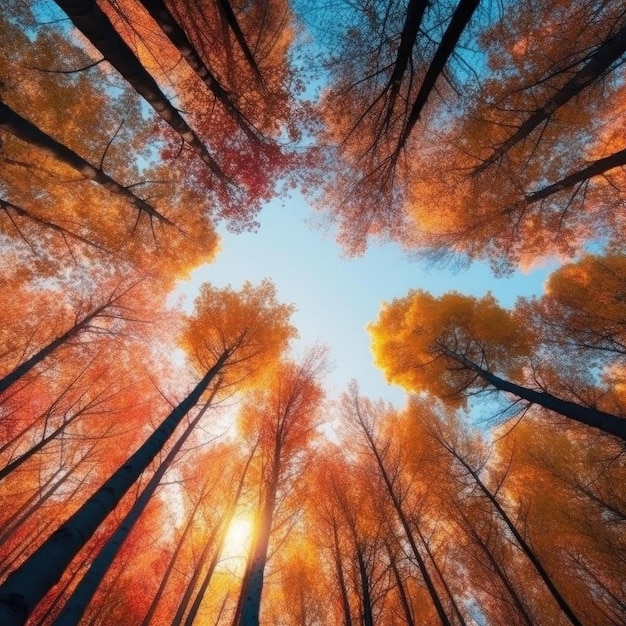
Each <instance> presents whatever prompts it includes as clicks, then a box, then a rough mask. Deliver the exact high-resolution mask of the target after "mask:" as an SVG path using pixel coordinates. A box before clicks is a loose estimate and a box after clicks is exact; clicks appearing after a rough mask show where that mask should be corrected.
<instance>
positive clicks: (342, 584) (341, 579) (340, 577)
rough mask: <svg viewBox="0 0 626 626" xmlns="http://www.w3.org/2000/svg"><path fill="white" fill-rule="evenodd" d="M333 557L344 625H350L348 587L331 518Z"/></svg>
mask: <svg viewBox="0 0 626 626" xmlns="http://www.w3.org/2000/svg"><path fill="white" fill-rule="evenodd" d="M333 557H334V561H335V569H336V571H337V581H338V583H339V592H340V594H341V607H342V609H343V620H344V626H352V615H351V613H350V600H349V599H348V588H347V586H346V577H345V575H344V573H343V565H342V563H341V550H340V547H339V535H338V533H337V522H336V521H335V519H333Z"/></svg>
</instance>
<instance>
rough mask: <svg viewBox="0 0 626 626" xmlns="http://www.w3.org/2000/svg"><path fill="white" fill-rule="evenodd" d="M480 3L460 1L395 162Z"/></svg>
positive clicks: (413, 112)
mask: <svg viewBox="0 0 626 626" xmlns="http://www.w3.org/2000/svg"><path fill="white" fill-rule="evenodd" d="M479 3H480V0H460V1H459V4H458V6H457V7H456V9H455V11H454V13H453V14H452V18H451V20H450V23H449V24H448V28H446V32H445V33H444V34H443V37H442V38H441V42H440V43H439V47H438V48H437V51H436V52H435V56H434V57H433V60H432V61H431V63H430V65H429V66H428V70H426V75H425V76H424V80H423V81H422V84H421V86H420V89H419V91H418V93H417V96H415V100H414V101H413V106H412V107H411V112H410V113H409V116H408V118H407V120H406V123H405V125H404V129H403V130H402V133H401V135H400V138H399V139H398V144H397V146H396V149H395V151H394V160H395V159H397V157H398V155H399V154H400V152H401V151H402V149H403V148H404V146H405V145H406V142H407V141H408V139H409V136H410V134H411V132H412V130H413V128H414V127H415V124H417V121H418V120H419V118H420V115H421V114H422V110H423V108H424V106H426V102H427V101H428V98H429V97H430V94H431V92H432V90H433V88H434V87H435V83H436V82H437V79H438V78H439V76H440V75H441V73H442V72H443V70H444V69H445V67H446V64H447V62H448V59H449V58H450V56H451V55H452V53H453V52H454V49H455V48H456V45H457V43H458V41H459V38H460V37H461V35H462V34H463V31H464V30H465V28H466V27H467V25H468V24H469V22H470V20H471V19H472V16H473V15H474V11H475V10H476V9H477V8H478V5H479Z"/></svg>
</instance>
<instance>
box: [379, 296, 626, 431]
mask: <svg viewBox="0 0 626 626" xmlns="http://www.w3.org/2000/svg"><path fill="white" fill-rule="evenodd" d="M370 332H371V335H372V339H373V344H374V352H375V355H376V360H377V362H378V364H379V366H380V367H381V368H382V369H383V370H384V371H385V373H386V375H387V377H388V379H389V380H390V381H394V382H398V383H400V384H402V385H403V386H405V387H406V388H408V389H412V390H414V391H418V390H421V389H423V390H428V391H430V392H432V393H435V394H436V395H439V396H440V397H441V398H443V399H446V400H447V401H449V402H453V403H454V402H456V403H457V404H459V403H460V404H463V403H464V402H465V401H466V398H467V396H466V395H464V392H466V391H471V390H482V389H485V388H488V387H492V388H495V389H497V390H499V391H503V392H505V393H509V394H512V395H513V396H515V397H517V398H519V399H521V400H523V401H525V402H528V403H531V404H539V405H541V406H543V407H545V408H547V409H550V410H551V411H555V412H556V413H559V414H561V415H564V416H565V417H569V418H570V419H573V420H576V421H578V422H581V423H583V424H586V425H588V426H592V427H594V428H597V429H599V430H602V431H604V432H606V433H609V434H611V435H614V436H616V437H619V438H620V439H623V440H624V441H626V420H624V419H622V418H620V417H618V416H616V415H612V414H610V413H606V412H604V411H600V410H598V409H594V408H590V407H586V406H583V405H580V404H577V403H575V402H571V401H569V400H566V399H563V398H560V397H557V396H555V395H553V394H551V393H548V392H547V391H537V390H535V389H531V388H529V387H525V386H524V385H521V384H518V383H515V382H511V380H510V379H514V378H516V377H521V376H522V375H523V367H524V366H525V365H526V364H528V363H529V360H530V355H531V354H532V351H533V350H534V349H535V347H536V345H537V344H536V340H535V334H534V331H533V329H532V327H529V326H528V325H527V323H526V322H525V320H524V319H523V318H522V317H521V316H519V315H518V316H516V315H514V314H512V313H511V312H509V311H506V310H505V309H502V308H501V307H499V306H498V305H497V303H496V301H495V299H494V298H493V297H492V296H491V295H488V296H485V297H484V298H482V299H477V298H473V297H470V296H463V295H461V294H458V293H454V292H453V293H448V294H445V295H444V296H442V297H441V298H435V297H434V296H432V295H430V294H429V293H426V292H424V291H412V292H410V293H409V295H408V296H406V297H405V298H403V299H399V300H395V301H394V302H393V303H392V304H390V305H387V306H386V307H385V308H384V309H383V311H382V312H381V315H380V317H379V320H378V321H377V322H376V323H375V324H373V325H372V326H371V327H370ZM495 372H503V373H504V375H506V376H508V377H509V378H508V379H507V378H503V377H501V376H499V375H497V374H496V373H495Z"/></svg>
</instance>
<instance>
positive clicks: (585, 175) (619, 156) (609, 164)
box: [525, 149, 626, 204]
mask: <svg viewBox="0 0 626 626" xmlns="http://www.w3.org/2000/svg"><path fill="white" fill-rule="evenodd" d="M624 165H626V149H624V150H620V151H619V152H616V153H615V154H611V155H609V156H607V157H604V158H602V159H598V160H597V161H592V162H591V163H589V165H587V167H584V168H583V169H581V170H578V171H577V172H574V173H573V174H568V175H567V176H565V178H562V179H561V180H559V181H557V182H556V183H552V184H551V185H547V186H545V187H543V188H541V189H538V190H537V191H533V192H532V193H529V194H527V195H526V198H525V199H526V203H527V204H533V203H534V202H539V201H541V200H545V199H546V198H549V197H550V196H551V195H553V194H555V193H558V192H559V191H563V190H564V189H570V188H571V187H574V185H578V184H580V183H584V182H586V181H588V180H590V179H591V178H594V177H595V176H601V175H602V174H604V173H605V172H608V171H609V170H612V169H614V168H616V167H621V166H624Z"/></svg>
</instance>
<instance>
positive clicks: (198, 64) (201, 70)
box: [141, 0, 259, 140]
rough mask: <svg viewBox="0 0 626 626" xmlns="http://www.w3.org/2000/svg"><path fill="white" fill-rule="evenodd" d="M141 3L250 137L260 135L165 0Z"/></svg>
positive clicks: (149, 0)
mask: <svg viewBox="0 0 626 626" xmlns="http://www.w3.org/2000/svg"><path fill="white" fill-rule="evenodd" d="M141 4H142V5H143V6H144V8H145V9H146V11H148V13H150V15H151V17H152V19H153V20H154V21H155V22H156V23H157V24H158V25H159V26H160V27H161V30H162V31H163V32H164V33H165V34H166V35H167V37H168V38H169V40H170V41H171V42H172V44H173V45H174V46H175V47H176V49H177V50H178V51H179V52H180V53H181V55H182V56H183V58H184V59H185V61H186V62H187V64H188V65H189V67H190V68H191V69H192V70H193V71H194V72H195V73H196V74H197V75H198V77H199V78H200V79H201V80H202V82H203V83H204V84H205V85H206V86H207V87H208V88H209V90H210V91H211V93H212V94H213V95H214V96H215V97H216V98H217V99H218V100H219V101H220V102H221V103H222V105H223V106H224V108H225V109H226V110H227V111H228V113H229V115H231V117H232V118H233V119H234V120H235V121H236V122H237V123H238V124H239V126H240V127H241V128H242V129H243V131H244V132H245V133H246V135H248V137H249V138H250V139H254V140H258V139H259V137H258V135H257V133H256V130H255V129H254V126H253V125H252V123H251V122H250V120H248V119H247V118H246V117H245V115H243V113H242V112H241V111H240V110H239V109H238V108H237V106H236V105H235V103H234V102H233V101H232V99H231V97H230V94H229V93H228V91H226V89H224V87H223V86H222V85H221V84H220V82H219V80H218V79H217V78H216V77H215V75H214V74H213V73H212V72H211V70H210V69H209V68H208V67H207V66H206V64H205V63H204V61H203V60H202V57H201V56H200V54H199V53H198V51H197V50H196V48H195V47H194V45H193V43H192V42H191V41H190V40H189V38H188V37H187V35H186V33H185V31H184V30H183V29H182V28H181V27H180V25H179V23H178V22H177V21H176V18H175V17H174V16H173V15H172V14H171V13H170V11H169V9H168V8H167V7H166V6H165V2H163V0H141Z"/></svg>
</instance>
